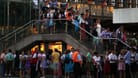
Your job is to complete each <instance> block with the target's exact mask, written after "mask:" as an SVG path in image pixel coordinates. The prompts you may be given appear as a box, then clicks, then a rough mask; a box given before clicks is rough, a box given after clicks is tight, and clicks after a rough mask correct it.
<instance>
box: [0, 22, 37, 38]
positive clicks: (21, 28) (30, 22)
mask: <svg viewBox="0 0 138 78" xmlns="http://www.w3.org/2000/svg"><path fill="white" fill-rule="evenodd" d="M34 21H35V20H31V21H29V22H28V23H26V24H24V25H23V26H20V27H19V28H17V29H15V30H14V31H12V32H11V33H8V34H7V35H5V36H3V37H2V38H0V40H2V39H5V38H6V37H8V36H10V35H12V34H13V33H15V32H17V31H18V30H20V29H22V28H24V27H25V26H27V25H28V24H30V23H31V22H34Z"/></svg>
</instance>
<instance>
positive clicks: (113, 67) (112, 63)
mask: <svg viewBox="0 0 138 78" xmlns="http://www.w3.org/2000/svg"><path fill="white" fill-rule="evenodd" d="M108 58H109V62H110V66H111V71H110V72H111V78H116V73H117V72H116V71H117V55H116V54H115V51H114V50H111V53H110V54H109V56H108Z"/></svg>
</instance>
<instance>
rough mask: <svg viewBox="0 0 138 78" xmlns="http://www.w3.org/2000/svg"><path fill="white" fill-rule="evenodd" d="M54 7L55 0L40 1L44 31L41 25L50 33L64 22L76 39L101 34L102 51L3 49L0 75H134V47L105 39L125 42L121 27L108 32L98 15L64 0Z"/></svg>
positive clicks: (131, 77) (28, 77) (136, 56)
mask: <svg viewBox="0 0 138 78" xmlns="http://www.w3.org/2000/svg"><path fill="white" fill-rule="evenodd" d="M57 7H58V4H57V1H56V0H52V1H50V2H49V1H44V5H43V6H42V11H41V14H40V16H41V20H43V25H42V27H41V30H42V31H45V28H47V27H48V28H49V33H51V34H52V33H53V26H54V25H55V24H56V25H55V26H56V28H57V29H58V32H63V31H64V29H65V23H66V22H67V27H68V28H67V31H68V33H69V34H74V32H73V31H75V32H79V35H80V40H86V39H88V38H90V35H89V34H88V33H90V34H92V35H93V36H95V37H96V38H103V43H104V44H105V45H104V46H105V49H104V51H105V52H104V53H105V55H104V56H101V55H100V54H99V52H96V51H91V50H90V51H89V52H86V53H87V55H86V56H84V55H82V54H81V52H80V50H79V49H74V48H71V49H69V50H65V51H62V52H60V51H58V49H54V50H52V49H49V50H47V51H44V52H41V51H40V50H39V49H38V48H36V49H35V50H34V51H30V50H28V51H21V52H15V51H12V50H11V49H9V50H8V51H7V50H3V51H2V52H0V75H1V76H2V77H4V76H13V75H14V76H16V75H17V76H19V77H20V78H39V77H41V78H45V77H46V76H47V75H52V76H53V78H62V77H65V78H81V77H82V76H87V77H88V78H117V77H119V78H137V77H138V76H137V72H138V69H137V66H138V47H136V46H135V47H130V48H127V49H126V48H124V47H123V46H122V45H120V46H118V47H119V50H115V49H114V48H113V47H112V46H113V44H111V41H110V40H108V41H107V38H119V39H121V40H122V41H123V42H125V43H127V37H126V31H124V29H123V28H122V27H120V28H118V29H117V30H116V31H115V32H111V30H110V28H106V29H103V28H102V26H101V20H100V19H99V18H97V19H96V20H95V21H93V20H92V16H91V15H90V14H89V10H85V12H84V13H80V12H79V11H78V10H77V9H76V8H73V7H69V6H68V4H62V5H60V8H57ZM54 23H55V24H54ZM35 31H36V29H35ZM104 38H105V40H104ZM93 42H95V45H96V42H97V41H96V40H94V39H93ZM80 48H81V47H80ZM117 51H118V52H117Z"/></svg>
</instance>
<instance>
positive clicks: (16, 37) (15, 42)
mask: <svg viewBox="0 0 138 78" xmlns="http://www.w3.org/2000/svg"><path fill="white" fill-rule="evenodd" d="M14 35H15V36H14V43H15V44H14V50H16V40H17V39H16V38H17V37H16V33H15V34H14Z"/></svg>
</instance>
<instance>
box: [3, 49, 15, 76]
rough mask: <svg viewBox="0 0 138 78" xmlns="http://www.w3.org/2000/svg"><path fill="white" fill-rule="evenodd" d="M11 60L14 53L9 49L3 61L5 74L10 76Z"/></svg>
mask: <svg viewBox="0 0 138 78" xmlns="http://www.w3.org/2000/svg"><path fill="white" fill-rule="evenodd" d="M13 60H14V55H13V53H12V50H11V49H9V51H8V52H7V54H6V55H5V61H6V71H5V76H7V75H8V76H11V72H12V65H13Z"/></svg>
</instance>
